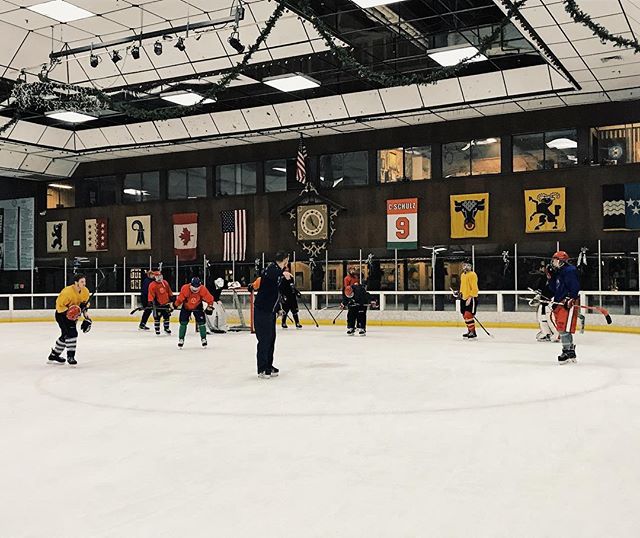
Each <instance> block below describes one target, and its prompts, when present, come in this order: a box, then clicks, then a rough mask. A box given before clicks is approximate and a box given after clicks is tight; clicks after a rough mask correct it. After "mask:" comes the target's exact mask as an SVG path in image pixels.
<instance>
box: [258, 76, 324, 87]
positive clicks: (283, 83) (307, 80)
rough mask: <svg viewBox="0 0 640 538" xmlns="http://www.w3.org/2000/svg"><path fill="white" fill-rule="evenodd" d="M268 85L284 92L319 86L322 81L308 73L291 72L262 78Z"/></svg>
mask: <svg viewBox="0 0 640 538" xmlns="http://www.w3.org/2000/svg"><path fill="white" fill-rule="evenodd" d="M262 82H264V83H265V84H266V85H267V86H271V87H272V88H275V89H276V90H280V91H283V92H295V91H299V90H308V89H309V88H317V87H318V86H320V83H319V82H318V81H317V80H314V79H312V78H311V77H308V76H306V75H301V74H299V73H290V74H287V75H280V76H277V77H269V78H265V79H263V80H262Z"/></svg>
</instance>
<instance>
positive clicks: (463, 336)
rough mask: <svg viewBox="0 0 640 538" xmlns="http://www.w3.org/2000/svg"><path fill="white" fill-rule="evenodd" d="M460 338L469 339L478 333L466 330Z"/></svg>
mask: <svg viewBox="0 0 640 538" xmlns="http://www.w3.org/2000/svg"><path fill="white" fill-rule="evenodd" d="M462 338H467V339H469V340H471V339H472V338H478V335H477V334H476V332H475V331H469V332H466V333H464V334H463V335H462Z"/></svg>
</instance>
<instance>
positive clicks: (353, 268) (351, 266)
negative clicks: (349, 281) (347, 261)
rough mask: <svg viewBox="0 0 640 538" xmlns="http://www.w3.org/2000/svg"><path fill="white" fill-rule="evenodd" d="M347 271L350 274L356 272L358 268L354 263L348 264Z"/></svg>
mask: <svg viewBox="0 0 640 538" xmlns="http://www.w3.org/2000/svg"><path fill="white" fill-rule="evenodd" d="M348 272H349V274H350V275H355V274H357V273H358V268H357V267H356V266H355V265H350V266H349V269H348Z"/></svg>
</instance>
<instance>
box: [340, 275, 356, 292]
mask: <svg viewBox="0 0 640 538" xmlns="http://www.w3.org/2000/svg"><path fill="white" fill-rule="evenodd" d="M354 284H360V279H359V278H358V277H357V276H351V275H347V276H345V277H344V281H343V286H342V290H343V291H344V290H345V289H347V287H351V286H353V285H354Z"/></svg>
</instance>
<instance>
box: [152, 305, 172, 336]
mask: <svg viewBox="0 0 640 538" xmlns="http://www.w3.org/2000/svg"><path fill="white" fill-rule="evenodd" d="M170 319H171V312H169V303H167V304H163V305H156V308H155V311H154V313H153V327H154V329H155V331H156V332H157V333H159V332H160V321H161V320H164V324H163V325H164V330H165V331H168V330H169V321H170Z"/></svg>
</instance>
